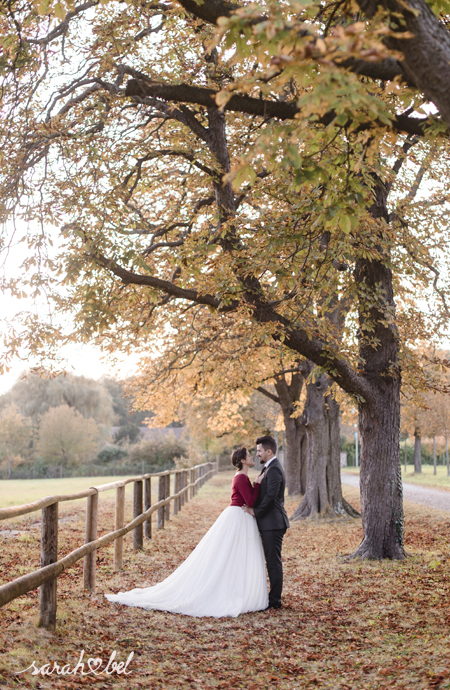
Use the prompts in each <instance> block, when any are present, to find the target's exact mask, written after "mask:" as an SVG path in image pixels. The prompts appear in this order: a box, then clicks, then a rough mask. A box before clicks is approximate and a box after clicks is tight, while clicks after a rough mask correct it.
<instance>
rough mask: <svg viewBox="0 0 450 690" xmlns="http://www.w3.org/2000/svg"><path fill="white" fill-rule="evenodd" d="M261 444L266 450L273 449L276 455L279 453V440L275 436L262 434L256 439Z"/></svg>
mask: <svg viewBox="0 0 450 690" xmlns="http://www.w3.org/2000/svg"><path fill="white" fill-rule="evenodd" d="M258 444H260V445H261V446H262V447H263V448H264V450H269V449H270V450H271V451H272V453H273V454H274V455H276V454H277V442H276V441H275V439H274V438H273V436H260V437H259V438H257V439H256V445H258Z"/></svg>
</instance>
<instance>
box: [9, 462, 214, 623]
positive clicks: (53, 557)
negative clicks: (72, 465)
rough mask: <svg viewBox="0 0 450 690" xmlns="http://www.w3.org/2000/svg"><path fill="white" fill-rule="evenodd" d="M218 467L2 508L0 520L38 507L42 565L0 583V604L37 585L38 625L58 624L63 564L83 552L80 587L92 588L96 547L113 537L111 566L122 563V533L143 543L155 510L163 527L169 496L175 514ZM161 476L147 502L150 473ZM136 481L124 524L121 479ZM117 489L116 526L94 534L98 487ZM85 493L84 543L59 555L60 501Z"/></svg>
mask: <svg viewBox="0 0 450 690" xmlns="http://www.w3.org/2000/svg"><path fill="white" fill-rule="evenodd" d="M217 471H218V463H217V462H208V463H205V464H203V465H197V466H196V467H192V468H190V469H189V470H172V471H170V470H168V471H166V472H158V473H155V474H145V475H142V476H139V477H131V478H129V479H125V480H124V481H117V482H112V483H110V484H102V485H100V486H96V487H90V488H89V489H88V490H86V491H80V492H78V493H76V494H64V495H61V496H46V497H45V498H42V499H40V500H39V501H34V502H33V503H28V504H26V505H22V506H13V507H11V508H2V509H0V520H6V519H8V518H12V517H18V516H19V515H26V514H28V513H31V512H34V511H35V510H39V509H42V520H41V568H40V569H39V570H35V571H34V572H32V573H28V574H27V575H22V577H18V578H16V579H15V580H12V581H11V582H7V583H5V584H4V585H1V586H0V607H2V606H5V604H8V603H9V602H10V601H13V600H14V599H16V598H17V597H19V596H21V595H22V594H26V593H27V592H30V591H31V590H33V589H36V588H37V587H40V596H39V625H40V626H42V627H45V628H49V629H54V627H55V625H56V608H57V593H56V592H57V590H56V583H57V578H58V577H59V576H60V575H61V573H62V572H64V570H67V568H70V566H72V565H73V564H74V563H76V562H77V561H79V560H80V559H81V558H84V569H83V580H84V588H85V589H87V590H88V591H89V592H91V593H92V594H93V593H95V562H96V552H97V550H98V549H100V548H102V547H104V546H107V545H108V544H110V543H111V542H114V571H115V572H117V571H119V570H122V568H123V538H124V536H125V535H126V534H128V533H129V532H131V531H133V548H134V549H141V548H142V546H143V536H144V535H145V537H146V538H147V539H151V536H152V522H151V518H152V515H153V513H154V512H156V511H157V528H158V529H162V528H163V527H164V524H165V522H166V521H167V520H168V519H169V517H170V512H169V511H170V502H171V501H174V514H176V513H178V512H179V511H180V510H181V507H182V506H183V505H184V504H185V502H187V501H189V499H191V498H193V496H195V495H196V494H197V491H198V489H199V487H200V486H202V485H203V484H204V482H205V481H206V479H207V478H208V477H210V476H212V475H213V474H216V472H217ZM171 474H174V475H175V493H174V494H173V495H172V496H171V495H170V476H171ZM152 477H159V487H158V502H157V503H155V504H153V505H151V478H152ZM130 483H134V491H133V520H132V521H131V522H130V523H128V525H124V521H125V485H126V484H130ZM114 488H115V489H116V505H115V520H114V531H113V532H109V533H108V534H105V535H104V536H103V537H100V538H98V537H97V519H98V495H99V493H100V492H102V491H108V490H111V489H114ZM81 498H87V505H86V536H85V544H84V546H80V547H79V548H77V549H75V550H74V551H72V552H71V553H69V554H68V555H67V556H65V557H64V558H62V559H61V560H59V561H58V560H57V559H58V555H57V550H58V507H59V503H60V502H62V501H72V500H77V499H81Z"/></svg>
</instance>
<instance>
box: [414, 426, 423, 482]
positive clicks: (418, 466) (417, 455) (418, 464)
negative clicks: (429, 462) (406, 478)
mask: <svg viewBox="0 0 450 690" xmlns="http://www.w3.org/2000/svg"><path fill="white" fill-rule="evenodd" d="M414 472H415V473H417V474H420V473H421V472H422V432H421V430H420V428H419V427H418V426H416V427H415V429H414Z"/></svg>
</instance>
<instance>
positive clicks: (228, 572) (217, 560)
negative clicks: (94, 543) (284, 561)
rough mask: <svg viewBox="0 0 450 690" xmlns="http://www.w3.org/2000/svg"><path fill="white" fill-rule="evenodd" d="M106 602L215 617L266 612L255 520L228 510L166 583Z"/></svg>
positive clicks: (236, 508) (232, 508) (114, 596)
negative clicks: (262, 610) (263, 610)
mask: <svg viewBox="0 0 450 690" xmlns="http://www.w3.org/2000/svg"><path fill="white" fill-rule="evenodd" d="M106 598H107V599H108V600H109V601H112V602H116V603H118V604H125V605H126V606H139V607H141V608H144V609H149V610H151V609H155V610H158V611H170V612H172V613H182V614H185V615H187V616H213V617H215V618H221V617H223V616H233V617H236V616H239V614H240V613H247V612H249V611H260V610H261V609H265V608H266V606H267V605H268V603H269V599H268V593H267V579H266V568H265V562H264V552H263V548H262V543H261V537H260V535H259V531H258V527H257V525H256V520H255V518H254V517H252V516H251V515H249V514H248V513H245V512H244V511H243V510H242V508H240V507H239V506H228V508H226V509H225V510H224V511H223V513H222V514H221V515H220V516H219V517H218V519H217V520H216V522H215V523H214V524H213V526H212V527H211V528H210V529H209V530H208V532H207V533H206V534H205V536H204V537H203V539H202V540H201V541H200V542H199V543H198V545H197V546H196V547H195V549H194V551H193V552H192V553H191V554H190V556H188V558H187V559H186V560H185V561H184V563H182V564H181V565H180V567H179V568H177V570H175V571H174V572H173V573H172V574H171V575H169V577H168V578H166V579H165V580H163V582H160V583H158V584H157V585H154V586H153V587H146V588H145V589H142V588H137V589H132V590H130V591H129V592H119V593H118V594H106Z"/></svg>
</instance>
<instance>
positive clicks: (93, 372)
mask: <svg viewBox="0 0 450 690" xmlns="http://www.w3.org/2000/svg"><path fill="white" fill-rule="evenodd" d="M53 234H54V236H55V239H56V237H57V233H53ZM55 249H56V247H55ZM26 255H27V249H26V248H25V246H24V245H20V244H16V245H15V246H13V247H11V248H10V249H9V251H8V252H7V254H6V256H5V258H4V260H3V264H2V261H1V260H0V275H1V277H3V278H6V279H8V278H10V277H12V276H16V277H17V276H18V275H20V274H22V275H23V270H22V269H21V268H20V266H21V263H22V261H23V259H24V258H25V257H26ZM0 257H1V254H0ZM0 294H1V309H0V340H1V338H2V336H3V334H4V333H5V332H6V331H7V329H8V323H9V322H12V321H13V319H14V317H15V315H16V314H18V313H19V312H26V311H31V312H37V313H39V314H40V315H45V314H47V313H48V306H47V303H46V301H45V300H44V299H43V298H41V300H40V301H34V300H32V299H30V298H27V297H24V298H22V299H18V298H17V297H13V296H11V295H10V293H9V291H6V292H1V293H0ZM69 323H70V317H69ZM19 325H20V320H19ZM69 327H70V325H69ZM58 354H59V355H61V356H62V357H63V358H64V362H63V367H64V369H65V370H66V371H68V372H70V373H72V374H75V375H76V376H86V377H87V378H92V379H95V380H97V379H99V378H101V377H102V376H110V377H114V378H119V379H120V378H126V377H128V376H131V375H132V374H133V373H134V372H135V371H136V369H137V364H138V357H137V356H136V357H125V356H123V358H122V359H121V360H120V362H119V364H117V363H111V362H108V361H107V359H106V357H104V356H103V354H102V351H101V350H100V348H99V347H96V346H95V345H93V344H92V345H86V344H79V345H70V346H66V347H65V348H62V349H61V350H60V352H59V353H58ZM3 359H4V351H2V349H1V344H0V362H1V361H2V360H3ZM42 364H43V365H44V366H45V364H46V363H45V362H40V361H38V360H37V359H36V358H33V357H28V356H27V353H26V352H22V353H21V358H19V357H16V358H14V359H13V360H12V361H11V362H10V369H9V371H8V372H7V373H5V374H3V375H1V374H0V395H3V394H4V393H6V392H7V391H8V390H10V388H11V387H12V386H13V385H14V383H15V382H16V381H17V379H18V378H19V377H20V376H21V375H22V373H23V372H24V371H26V370H27V369H29V368H31V367H35V366H39V365H42Z"/></svg>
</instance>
